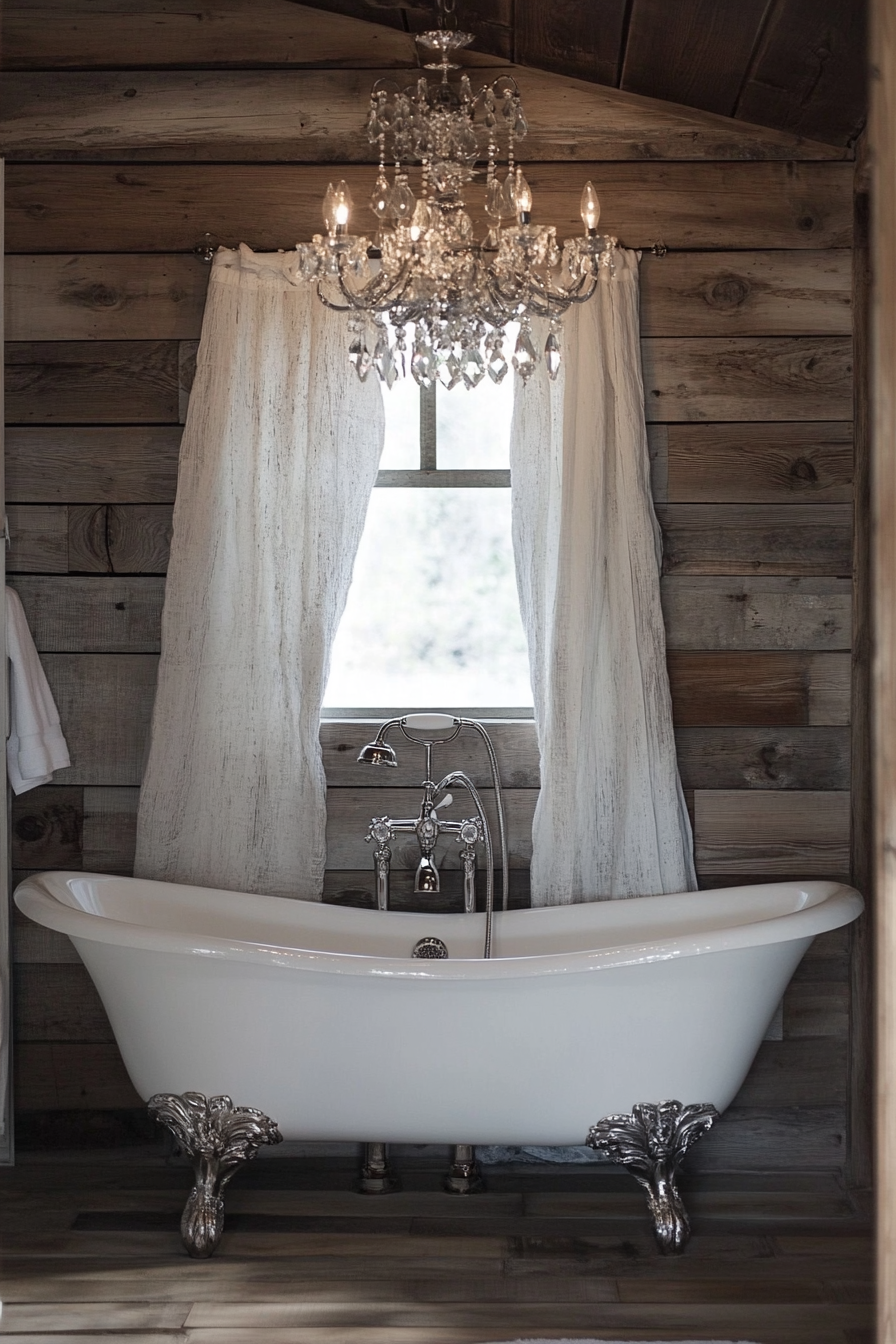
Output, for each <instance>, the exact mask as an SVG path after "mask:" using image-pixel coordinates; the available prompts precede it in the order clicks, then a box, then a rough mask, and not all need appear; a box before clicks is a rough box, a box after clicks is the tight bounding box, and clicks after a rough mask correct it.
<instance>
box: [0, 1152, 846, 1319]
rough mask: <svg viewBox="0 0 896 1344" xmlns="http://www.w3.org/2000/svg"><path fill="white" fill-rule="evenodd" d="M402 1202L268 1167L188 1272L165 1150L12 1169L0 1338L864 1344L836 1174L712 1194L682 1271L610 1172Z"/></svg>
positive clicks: (736, 1180) (622, 1181) (270, 1163)
mask: <svg viewBox="0 0 896 1344" xmlns="http://www.w3.org/2000/svg"><path fill="white" fill-rule="evenodd" d="M399 1165H400V1168H401V1175H402V1180H403V1189H402V1191H401V1192H400V1193H398V1194H394V1195H390V1196H385V1197H380V1198H365V1197H363V1196H361V1195H357V1194H355V1193H354V1192H353V1190H352V1182H353V1179H354V1175H355V1164H354V1163H353V1162H351V1161H349V1160H348V1159H345V1158H334V1157H328V1158H324V1157H307V1156H290V1155H284V1154H283V1152H282V1150H281V1152H280V1153H276V1152H274V1153H268V1152H263V1153H262V1154H260V1155H259V1157H258V1158H257V1159H256V1161H255V1163H254V1164H253V1165H252V1166H251V1167H249V1168H246V1169H245V1170H244V1171H242V1172H241V1173H240V1174H239V1175H238V1176H237V1177H236V1179H235V1181H234V1184H233V1185H232V1186H231V1187H230V1190H229V1192H228V1198H227V1210H228V1220H227V1226H226V1230H225V1233H224V1237H223V1240H222V1243H221V1247H220V1249H219V1251H218V1253H217V1256H216V1257H215V1258H214V1259H213V1260H209V1261H192V1260H190V1259H188V1258H187V1256H186V1255H185V1254H184V1252H183V1250H182V1249H181V1246H180V1239H179V1235H178V1230H177V1227H178V1220H179V1216H180V1210H181V1207H182V1204H183V1200H184V1198H185V1196H186V1193H187V1190H188V1189H189V1184H190V1176H189V1171H188V1169H187V1168H186V1167H185V1165H184V1164H183V1162H182V1160H180V1159H176V1158H170V1159H166V1158H165V1156H164V1155H163V1154H162V1152H161V1150H160V1149H154V1150H149V1149H143V1148H140V1149H131V1150H115V1151H112V1152H98V1151H95V1152H86V1151H84V1152H78V1153H65V1154H53V1153H44V1154H36V1153H35V1154H28V1153H26V1154H23V1155H21V1156H20V1158H19V1162H18V1165H17V1166H16V1167H15V1168H12V1169H4V1170H0V1246H2V1253H0V1255H2V1258H0V1296H2V1300H3V1315H2V1322H0V1337H2V1338H3V1339H6V1340H10V1341H21V1344H26V1341H27V1342H28V1344H42V1342H43V1341H46V1342H47V1344H50V1341H54V1344H59V1342H60V1341H62V1340H72V1341H76V1340H77V1341H79V1344H94V1342H95V1344H99V1341H100V1340H103V1341H109V1340H110V1339H112V1340H122V1341H128V1342H129V1344H163V1341H171V1342H173V1341H183V1344H482V1342H484V1341H491V1340H515V1339H520V1338H527V1337H528V1338H531V1337H533V1336H544V1337H563V1336H567V1337H570V1338H576V1337H586V1336H587V1337H596V1338H601V1339H618V1340H645V1341H646V1340H661V1339H662V1340H681V1339H730V1340H750V1341H755V1342H756V1344H871V1341H872V1327H871V1302H872V1250H871V1234H870V1221H869V1218H868V1216H867V1208H866V1207H864V1206H863V1201H862V1200H861V1199H858V1198H856V1197H855V1196H853V1195H850V1194H849V1193H847V1191H846V1190H845V1189H844V1187H843V1184H842V1182H841V1180H840V1179H839V1177H838V1176H836V1175H834V1174H824V1173H818V1172H814V1173H801V1172H793V1171H791V1172H786V1173H781V1172H778V1173H771V1174H765V1175H745V1174H743V1173H736V1174H726V1173H714V1174H712V1175H703V1176H700V1177H699V1178H696V1179H695V1180H694V1181H693V1182H692V1183H691V1184H690V1186H689V1187H688V1186H687V1183H685V1187H686V1190H687V1194H686V1199H687V1202H688V1205H689V1208H690V1211H691V1215H692V1223H693V1228H694V1235H693V1238H692V1241H691V1244H690V1246H689V1248H688V1251H687V1252H686V1254H685V1255H684V1256H683V1257H680V1258H664V1257H662V1256H660V1255H659V1254H658V1253H657V1252H656V1250H655V1248H654V1245H653V1242H652V1238H651V1236H650V1232H649V1228H648V1225H647V1222H646V1216H645V1210H644V1203H643V1199H642V1196H641V1194H640V1192H639V1190H638V1188H637V1186H636V1185H635V1183H634V1181H633V1180H632V1179H631V1178H630V1177H629V1176H628V1175H626V1174H625V1173H624V1172H621V1171H619V1170H618V1169H613V1168H585V1169H584V1170H583V1169H582V1168H576V1167H558V1168H555V1169H545V1168H544V1167H541V1166H540V1167H538V1168H532V1167H525V1166H516V1167H504V1168H492V1169H491V1170H490V1173H489V1179H488V1190H487V1191H486V1192H485V1193H484V1194H481V1195H478V1196H472V1197H469V1198H465V1199H461V1198H457V1197H453V1196H450V1195H446V1194H443V1193H442V1192H441V1190H440V1188H439V1186H440V1171H439V1169H438V1167H437V1166H436V1165H435V1163H434V1162H433V1160H432V1158H430V1157H425V1158H417V1159H411V1158H407V1157H405V1158H403V1159H401V1160H400V1162H399Z"/></svg>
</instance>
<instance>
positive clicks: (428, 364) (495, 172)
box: [297, 0, 616, 388]
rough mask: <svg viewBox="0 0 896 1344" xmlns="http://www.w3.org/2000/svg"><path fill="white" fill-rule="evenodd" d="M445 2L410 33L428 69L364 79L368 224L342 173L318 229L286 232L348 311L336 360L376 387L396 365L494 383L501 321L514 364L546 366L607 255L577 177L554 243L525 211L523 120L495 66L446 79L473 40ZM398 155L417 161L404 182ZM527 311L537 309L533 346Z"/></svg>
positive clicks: (425, 374) (300, 257)
mask: <svg viewBox="0 0 896 1344" xmlns="http://www.w3.org/2000/svg"><path fill="white" fill-rule="evenodd" d="M451 9H453V3H452V0H439V24H440V26H439V27H438V28H437V29H434V30H432V31H430V32H426V33H422V34H420V35H419V36H418V37H417V42H418V44H419V46H420V47H421V48H422V49H423V51H424V53H425V54H426V55H428V56H429V57H430V58H431V59H430V60H429V62H427V63H426V65H425V68H426V69H427V70H434V71H437V72H438V73H439V74H440V75H441V79H440V80H439V81H438V82H430V80H428V79H427V78H426V76H425V75H423V76H421V77H420V78H419V79H418V80H417V81H416V83H414V84H411V85H409V86H408V87H406V88H402V87H401V86H400V85H398V84H397V83H395V82H393V81H392V80H386V79H379V80H377V82H376V83H375V84H374V86H373V89H372V90H371V94H370V110H369V114H368V117H367V134H368V136H369V138H370V141H371V143H372V144H376V145H378V146H379V174H378V176H377V179H376V183H375V185H374V189H373V194H372V196H371V198H370V209H371V211H372V213H373V214H374V216H375V217H376V220H377V224H378V229H377V232H376V236H375V238H374V239H373V240H371V239H368V238H366V237H362V236H356V235H352V234H350V233H349V232H348V225H349V219H350V216H351V211H352V206H353V202H352V198H351V194H350V192H349V189H348V187H347V185H346V183H345V182H344V181H342V182H338V183H337V184H336V185H335V186H334V185H333V183H332V182H331V183H330V184H329V186H328V187H327V192H326V195H325V197H324V202H323V217H324V223H325V224H326V228H327V232H326V235H321V234H315V236H314V239H313V240H312V242H311V243H310V244H299V245H298V247H297V270H298V273H299V274H300V275H301V276H302V277H303V278H304V279H306V280H310V281H315V282H316V284H317V292H318V294H319V296H320V298H321V300H322V302H323V303H325V304H326V305H327V307H329V308H334V309H338V310H340V311H350V312H352V313H353V314H354V316H353V318H352V322H351V337H350V344H349V360H350V361H351V363H352V365H353V366H354V368H355V371H356V373H357V375H358V377H359V378H360V379H361V380H362V382H363V381H364V379H366V378H367V376H368V374H369V373H370V370H371V369H374V370H375V371H376V373H377V374H378V376H379V377H380V379H381V380H382V381H383V382H384V383H386V384H387V386H388V387H391V386H392V385H393V383H394V382H395V380H396V378H399V377H403V376H405V375H406V374H407V373H408V372H410V374H411V376H412V377H413V378H414V379H415V380H416V382H417V383H419V384H420V386H421V387H432V386H433V385H434V383H435V381H436V379H438V380H439V381H440V382H441V383H442V384H443V385H444V386H445V387H447V388H452V387H455V386H456V385H457V384H459V383H463V384H464V385H465V386H466V387H468V388H470V387H475V386H476V385H477V384H478V383H479V382H481V381H482V379H483V378H484V377H485V375H486V373H488V375H489V377H490V378H491V379H492V380H493V381H494V382H496V383H500V382H501V381H502V379H503V378H504V377H505V375H506V374H507V372H508V368H509V364H508V357H507V355H506V354H505V352H504V343H505V341H506V340H507V339H508V328H509V327H513V328H514V330H515V331H516V341H515V348H514V350H513V353H512V355H511V356H510V363H511V364H512V365H513V367H514V368H515V369H516V372H517V373H518V374H519V375H520V377H521V378H523V379H524V380H526V379H528V378H530V377H531V375H532V374H533V373H534V371H535V369H536V367H537V365H538V363H539V361H540V360H541V358H544V362H545V365H546V368H547V372H548V374H549V376H550V377H551V378H556V376H557V374H558V372H559V370H560V360H561V347H560V318H561V316H562V315H563V313H564V312H566V310H567V309H568V308H569V306H570V304H573V303H583V302H584V301H585V300H586V299H588V298H590V297H591V295H592V294H593V293H594V290H595V287H596V285H597V280H598V275H599V271H600V268H601V267H608V268H610V269H612V266H613V252H614V247H615V244H616V239H615V238H609V237H605V236H601V235H599V234H598V232H597V223H598V219H599V217H600V203H599V201H598V198H597V193H596V191H595V190H594V187H593V186H592V184H591V183H590V182H587V183H586V184H585V187H584V190H583V191H582V198H581V216H582V221H583V223H584V225H585V232H584V235H583V236H579V237H576V238H567V239H566V240H565V241H564V242H563V243H562V245H561V244H558V242H557V233H556V229H555V228H554V227H553V226H552V225H538V224H533V223H532V191H531V188H530V186H529V184H528V182H527V181H526V179H525V177H524V176H523V172H522V169H521V168H519V167H518V166H517V165H516V163H515V146H516V142H517V141H518V140H521V139H523V137H524V136H525V135H526V132H527V130H528V126H527V123H526V118H525V114H524V112H523V105H522V100H521V98H520V91H519V88H518V86H517V83H516V80H514V79H513V78H512V77H511V76H508V75H501V76H499V77H498V78H497V79H496V80H494V81H493V82H492V83H491V84H486V85H484V86H483V87H482V88H480V89H479V90H478V91H476V92H474V90H473V88H472V86H471V83H470V79H469V76H468V75H466V74H463V75H462V76H461V78H460V80H459V81H458V82H457V83H456V84H454V83H450V82H449V78H448V76H449V73H450V72H451V71H454V70H459V69H460V68H461V67H460V66H459V65H458V64H457V63H456V62H454V61H453V60H452V59H451V58H452V56H454V55H455V54H456V53H457V52H458V51H459V50H460V49H461V48H462V47H465V46H467V45H468V44H469V43H470V42H472V40H473V38H472V36H471V34H469V33H463V32H458V31H457V30H456V29H452V28H448V27H445V26H444V24H445V20H446V13H447V12H448V11H449V10H451ZM502 139H503V141H504V146H505V148H504V153H503V155H502V154H501V152H500V150H501V140H502ZM483 151H484V152H483ZM387 158H388V159H390V160H391V162H392V164H393V165H394V167H393V171H392V177H391V181H390V178H389V173H388V171H387V167H386V164H387ZM502 158H503V161H504V165H506V167H505V166H503V165H502V166H501V168H500V170H499V163H500V161H501V159H502ZM483 159H484V161H485V200H484V209H485V214H486V216H487V217H488V220H489V222H490V227H489V228H488V231H487V233H486V235H485V237H484V238H483V239H481V240H477V238H476V237H475V234H474V227H473V221H472V219H471V218H470V215H469V214H468V213H467V208H466V203H465V191H466V188H467V186H468V184H469V183H471V182H472V181H473V179H474V178H475V177H476V176H477V175H479V174H480V172H481V169H479V168H477V164H479V163H480V162H481V161H482V160H483ZM410 165H420V171H419V174H415V178H416V182H415V185H414V186H412V183H411V177H410V172H409V168H410ZM415 188H416V190H415ZM504 221H507V222H506V223H505V222H504ZM533 317H539V318H546V319H548V322H549V327H548V333H547V338H546V340H545V343H544V346H543V349H541V348H540V346H541V341H540V339H539V340H537V341H536V339H535V337H534V333H533V330H532V318H533ZM516 324H518V328H517V326H516ZM409 327H413V336H412V338H411V348H410V350H409V349H408V341H409V335H408V328H409Z"/></svg>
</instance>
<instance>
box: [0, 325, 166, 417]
mask: <svg viewBox="0 0 896 1344" xmlns="http://www.w3.org/2000/svg"><path fill="white" fill-rule="evenodd" d="M177 357H178V351H177V344H176V342H174V341H25V342H10V344H8V345H7V347H6V415H7V419H8V420H9V422H10V423H12V424H29V423H30V424H59V423H67V424H74V423H80V424H115V423H124V424H127V423H140V422H144V421H151V422H155V423H166V422H167V423H169V424H177V416H178V381H177Z"/></svg>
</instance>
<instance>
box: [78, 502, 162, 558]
mask: <svg viewBox="0 0 896 1344" xmlns="http://www.w3.org/2000/svg"><path fill="white" fill-rule="evenodd" d="M172 513H173V508H172V506H171V505H170V504H100V505H96V506H94V505H92V504H72V505H71V506H70V507H69V510H68V563H69V569H70V570H71V571H72V572H73V573H81V574H164V573H166V571H167V569H168V555H169V551H170V549H171V519H172Z"/></svg>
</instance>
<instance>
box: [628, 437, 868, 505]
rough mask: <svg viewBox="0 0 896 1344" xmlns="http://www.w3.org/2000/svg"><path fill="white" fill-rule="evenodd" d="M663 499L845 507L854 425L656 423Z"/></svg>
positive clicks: (656, 452)
mask: <svg viewBox="0 0 896 1344" xmlns="http://www.w3.org/2000/svg"><path fill="white" fill-rule="evenodd" d="M651 438H652V439H653V457H654V460H655V461H656V459H660V464H659V465H658V466H657V465H655V466H654V479H656V477H657V475H658V474H659V475H660V478H661V481H662V485H661V489H662V492H663V493H662V494H657V493H656V492H655V495H654V497H655V498H656V499H657V500H658V502H662V503H680V504H726V503H731V504H737V503H740V504H786V503H796V502H798V501H799V502H801V503H802V502H806V503H810V502H811V503H819V504H821V503H825V504H847V503H849V502H850V500H851V499H852V474H853V427H852V425H851V424H849V423H848V422H845V421H833V422H828V423H818V424H813V423H812V422H809V423H808V424H797V423H792V424H774V423H770V424H766V423H754V424H751V423H749V422H746V423H740V424H716V425H701V424H674V425H662V426H660V425H655V426H652V434H651Z"/></svg>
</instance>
